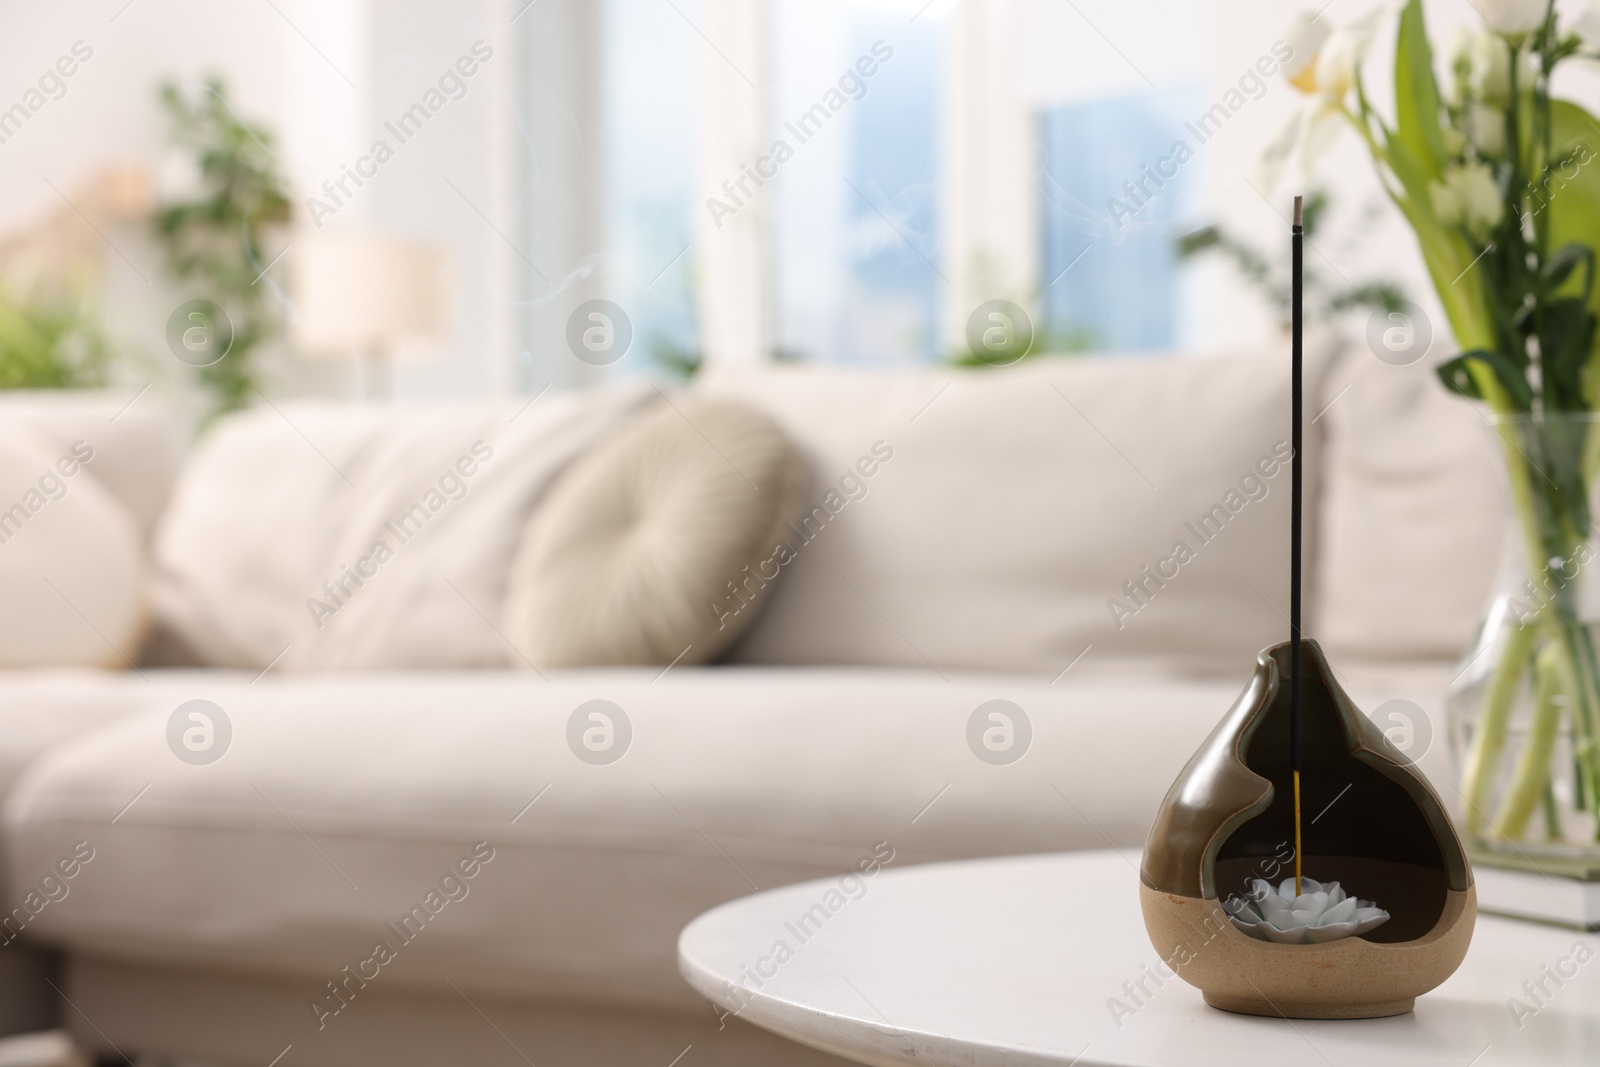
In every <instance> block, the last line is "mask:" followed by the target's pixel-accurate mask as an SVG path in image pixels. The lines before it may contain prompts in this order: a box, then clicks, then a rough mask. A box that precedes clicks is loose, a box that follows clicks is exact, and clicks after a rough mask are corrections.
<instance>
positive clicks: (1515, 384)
mask: <svg viewBox="0 0 1600 1067" xmlns="http://www.w3.org/2000/svg"><path fill="white" fill-rule="evenodd" d="M1475 370H1487V371H1488V372H1489V373H1490V374H1492V375H1494V378H1495V380H1496V381H1498V382H1499V383H1500V386H1501V388H1503V389H1504V390H1505V392H1506V394H1507V395H1508V396H1509V397H1510V399H1511V401H1512V403H1513V404H1515V405H1516V406H1517V408H1518V409H1519V410H1522V411H1526V410H1528V408H1529V406H1530V405H1531V404H1532V403H1533V389H1532V388H1531V387H1530V386H1529V385H1528V379H1527V377H1526V376H1525V375H1524V374H1523V373H1522V368H1521V367H1518V366H1517V365H1516V363H1515V362H1513V361H1512V360H1511V359H1508V358H1507V357H1506V356H1503V355H1501V354H1500V353H1499V352H1491V351H1488V350H1487V349H1479V350H1477V351H1475V352H1463V353H1462V354H1461V355H1459V356H1457V357H1456V358H1455V359H1451V360H1446V361H1445V362H1444V363H1441V364H1439V368H1438V374H1439V380H1440V381H1442V382H1443V383H1444V387H1445V388H1446V389H1448V390H1450V391H1451V392H1452V393H1457V394H1459V395H1461V396H1464V397H1466V398H1467V399H1468V400H1484V399H1487V398H1486V397H1485V396H1484V395H1483V390H1482V388H1480V386H1479V384H1478V380H1477V377H1476V375H1475V374H1474V371H1475Z"/></svg>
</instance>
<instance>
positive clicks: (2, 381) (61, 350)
mask: <svg viewBox="0 0 1600 1067" xmlns="http://www.w3.org/2000/svg"><path fill="white" fill-rule="evenodd" d="M110 358H111V346H110V343H109V342H108V341H107V339H106V335H105V332H104V331H103V330H102V329H101V327H100V323H99V321H98V320H97V319H96V318H95V316H94V314H93V312H92V311H91V310H90V308H89V305H88V302H87V300H85V299H84V298H83V297H81V296H71V297H69V296H62V295H56V296H51V295H46V294H44V293H42V292H40V291H37V290H29V291H26V292H22V291H18V290H17V289H15V288H13V287H12V286H10V285H7V284H5V283H0V389H86V388H93V387H95V386H101V385H104V384H105V383H106V371H107V365H108V364H109V362H110Z"/></svg>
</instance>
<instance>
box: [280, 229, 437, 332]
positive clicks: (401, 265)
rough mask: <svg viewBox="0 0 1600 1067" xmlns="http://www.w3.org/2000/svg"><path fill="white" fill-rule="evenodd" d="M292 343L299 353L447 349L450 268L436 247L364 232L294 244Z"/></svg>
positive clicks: (301, 240) (305, 238) (321, 235)
mask: <svg viewBox="0 0 1600 1067" xmlns="http://www.w3.org/2000/svg"><path fill="white" fill-rule="evenodd" d="M295 252H296V254H297V255H296V262H295V304H296V308H297V310H298V312H299V317H298V321H297V322H296V324H295V327H294V332H295V339H296V341H297V342H298V344H299V347H300V348H301V350H302V351H303V352H305V354H307V355H310V356H316V357H325V358H348V357H349V355H350V353H351V352H352V351H359V352H363V353H368V354H381V355H384V356H389V355H400V354H406V355H411V354H426V353H429V352H434V351H437V350H438V349H439V348H441V347H445V346H447V345H448V344H449V339H450V336H451V334H452V333H453V327H454V322H453V318H454V315H453V310H454V305H455V296H454V292H453V289H454V285H453V279H452V275H453V273H454V272H453V264H452V259H451V256H450V253H449V251H448V250H447V249H446V248H444V247H443V246H441V245H436V244H430V243H426V242H421V241H412V240H404V239H400V238H394V237H380V236H377V235H371V234H317V235H315V236H310V237H302V238H301V239H300V240H299V241H296V242H295Z"/></svg>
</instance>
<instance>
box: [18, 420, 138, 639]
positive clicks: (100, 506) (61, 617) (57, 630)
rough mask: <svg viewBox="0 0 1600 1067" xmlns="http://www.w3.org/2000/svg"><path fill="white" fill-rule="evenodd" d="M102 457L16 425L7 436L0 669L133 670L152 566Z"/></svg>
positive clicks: (78, 443)
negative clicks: (103, 478) (104, 475)
mask: <svg viewBox="0 0 1600 1067" xmlns="http://www.w3.org/2000/svg"><path fill="white" fill-rule="evenodd" d="M96 458H97V452H96V450H95V448H94V446H92V445H91V444H89V443H88V441H86V440H83V439H79V440H77V441H74V442H71V443H70V444H67V445H65V446H58V445H55V444H53V443H51V442H50V441H48V440H47V439H45V438H43V437H41V436H39V435H37V434H35V433H34V432H33V431H32V430H30V429H28V428H26V427H24V426H21V425H16V424H13V425H11V426H8V427H7V428H6V432H5V435H4V436H3V437H0V603H3V604H4V605H5V610H4V611H3V612H0V666H3V667H27V666H65V665H81V666H100V667H131V666H133V663H134V659H135V658H136V657H137V656H138V654H139V652H138V646H139V637H140V633H141V632H142V630H143V627H144V621H145V598H144V593H145V581H144V573H143V572H144V561H143V558H142V555H143V554H142V551H141V546H140V542H139V531H138V527H137V526H136V525H135V523H134V520H133V517H132V516H131V515H129V514H128V509H127V508H125V507H123V506H122V505H121V504H120V503H119V502H118V501H117V499H116V498H115V497H114V496H112V495H111V494H110V493H108V492H107V491H106V490H105V489H103V488H102V487H101V486H100V483H98V482H97V481H95V479H94V477H93V476H92V475H90V474H89V473H88V471H89V469H90V468H91V466H92V464H93V463H94V461H95V459H96Z"/></svg>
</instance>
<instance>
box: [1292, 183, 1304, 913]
mask: <svg viewBox="0 0 1600 1067" xmlns="http://www.w3.org/2000/svg"><path fill="white" fill-rule="evenodd" d="M1302 211H1303V204H1302V200H1301V198H1300V197H1298V196H1297V197H1295V198H1294V228H1293V230H1292V231H1291V237H1290V249H1291V253H1290V254H1291V261H1292V262H1291V271H1292V281H1291V290H1290V305H1289V307H1290V312H1289V314H1290V321H1289V328H1290V331H1291V333H1292V337H1293V340H1292V342H1291V344H1292V357H1291V358H1292V364H1291V371H1290V384H1289V389H1290V393H1291V394H1292V399H1291V401H1290V416H1289V418H1290V423H1291V431H1290V432H1291V438H1292V442H1291V443H1292V447H1293V449H1294V456H1293V458H1292V459H1291V460H1290V464H1291V466H1290V482H1289V766H1290V768H1291V769H1292V770H1293V771H1294V894H1295V896H1299V895H1300V890H1301V870H1302V865H1301V854H1302V852H1303V849H1302V847H1301V846H1302V841H1301V834H1300V577H1301V576H1300V542H1301V535H1302V532H1303V531H1302V529H1301V510H1302V509H1301V500H1300V497H1301V477H1300V472H1301V459H1300V457H1301V453H1302V451H1303V445H1304V441H1303V437H1304V427H1303V426H1302V423H1303V422H1304V418H1305V412H1304V406H1305V404H1304V395H1305V388H1304V387H1305V382H1304V380H1303V378H1304V372H1303V357H1304V355H1305V352H1304V345H1305V338H1304V323H1303V322H1302V321H1301V296H1302V293H1301V268H1302V262H1301V248H1300V246H1301V242H1302V240H1303V236H1302V234H1303V230H1304V225H1303V224H1304V219H1303V217H1302Z"/></svg>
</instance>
